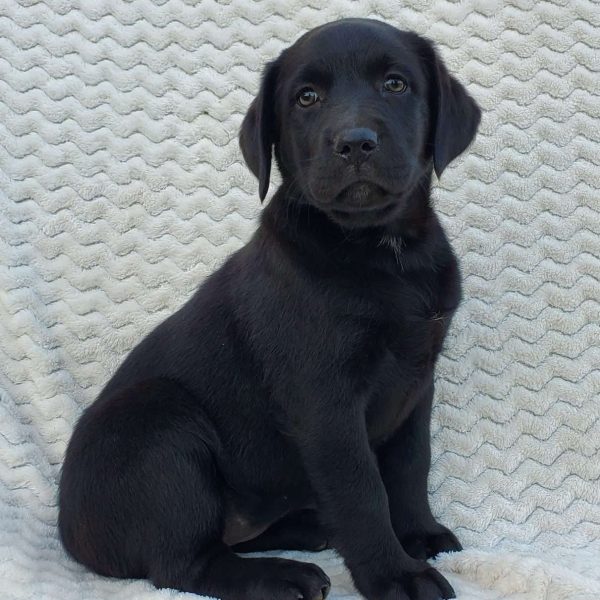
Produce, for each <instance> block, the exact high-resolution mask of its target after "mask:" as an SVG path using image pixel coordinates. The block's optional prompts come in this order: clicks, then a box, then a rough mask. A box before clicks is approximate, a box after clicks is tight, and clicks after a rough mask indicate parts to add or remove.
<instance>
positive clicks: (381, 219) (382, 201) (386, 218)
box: [319, 182, 404, 229]
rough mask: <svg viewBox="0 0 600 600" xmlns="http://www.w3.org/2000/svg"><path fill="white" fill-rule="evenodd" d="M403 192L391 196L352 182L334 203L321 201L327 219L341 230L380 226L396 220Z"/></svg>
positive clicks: (377, 189) (361, 183)
mask: <svg viewBox="0 0 600 600" xmlns="http://www.w3.org/2000/svg"><path fill="white" fill-rule="evenodd" d="M403 205H404V202H403V201H402V193H401V192H399V193H392V192H389V191H387V190H385V189H384V188H382V187H381V186H380V185H378V184H375V183H370V182H357V183H353V184H351V185H349V186H347V187H345V188H344V189H342V191H341V192H339V193H338V194H337V195H336V196H335V198H334V200H333V201H332V202H327V203H325V202H319V207H320V208H321V210H322V211H323V212H325V214H327V216H328V217H329V218H330V219H331V220H332V221H334V222H335V223H337V224H338V225H341V226H342V227H346V228H351V229H357V228H361V227H377V226H382V225H386V224H387V223H390V222H391V221H393V220H394V219H395V218H396V217H397V216H398V214H399V213H400V212H401V210H402V206H403Z"/></svg>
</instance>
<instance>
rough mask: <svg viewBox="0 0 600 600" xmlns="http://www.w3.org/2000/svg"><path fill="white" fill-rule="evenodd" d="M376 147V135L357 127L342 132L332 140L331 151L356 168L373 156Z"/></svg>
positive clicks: (370, 130) (369, 130)
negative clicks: (353, 164) (354, 164)
mask: <svg viewBox="0 0 600 600" xmlns="http://www.w3.org/2000/svg"><path fill="white" fill-rule="evenodd" d="M378 145H379V142H378V139H377V134H376V133H375V132H374V131H373V130H372V129H367V128H365V127H357V128H354V129H346V130H344V131H342V132H341V133H340V134H339V135H338V136H337V137H336V138H335V140H334V143H333V151H334V153H335V154H337V155H338V156H341V157H342V158H343V159H344V160H347V161H349V162H352V163H356V165H357V166H358V165H359V164H361V163H362V162H364V161H365V160H367V158H369V156H371V154H373V152H374V151H375V150H376V149H377V146H378Z"/></svg>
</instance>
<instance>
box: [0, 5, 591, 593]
mask: <svg viewBox="0 0 600 600" xmlns="http://www.w3.org/2000/svg"><path fill="white" fill-rule="evenodd" d="M323 4H326V7H322V6H320V3H319V2H317V1H316V0H308V1H307V0H302V1H300V0H262V1H260V2H252V1H251V0H230V1H227V0H222V1H221V2H216V1H215V0H203V1H202V2H201V3H195V2H193V1H191V0H190V1H189V2H185V1H182V0H166V1H159V0H155V1H154V2H152V1H151V0H138V1H136V2H122V1H121V0H98V1H96V2H85V1H83V0H79V1H76V0H44V1H36V0H19V1H18V2H17V1H16V0H7V1H6V2H3V3H0V146H1V147H0V256H1V257H2V258H1V260H0V395H1V402H0V586H1V591H0V596H1V597H2V598H4V599H5V600H17V599H18V600H24V599H31V600H33V599H35V600H39V599H61V600H71V599H77V600H79V599H81V598H85V599H86V600H93V599H97V598H98V599H100V598H116V597H120V598H125V597H126V598H131V599H148V600H149V599H151V598H157V599H158V598H171V597H183V596H184V595H183V594H182V595H178V594H177V593H175V592H171V591H164V590H163V591H157V590H154V588H153V587H152V586H151V585H150V584H149V583H147V582H142V581H136V582H133V581H117V580H109V579H105V578H101V577H98V576H95V575H93V574H91V573H89V572H87V571H85V570H84V569H83V568H81V567H80V566H78V565H77V564H76V563H74V562H73V561H71V560H70V559H69V558H68V557H67V556H66V555H65V553H64V552H63V550H62V548H61V546H60V544H59V541H58V538H57V531H56V516H57V511H56V481H57V477H58V474H59V470H60V465H61V460H62V457H63V454H64V451H65V448H66V444H67V441H68V439H69V435H70V433H71V431H72V429H73V425H74V423H75V420H76V419H77V417H78V415H79V414H80V413H81V410H82V409H83V408H84V407H85V406H86V405H88V404H89V403H90V402H92V400H93V399H94V397H95V395H96V394H97V392H98V391H99V389H100V387H101V386H102V385H103V384H104V383H105V382H106V381H107V380H108V378H109V377H110V375H111V373H112V372H113V371H114V369H115V368H116V367H117V365H118V364H119V362H120V361H121V360H122V359H123V358H124V356H125V354H126V353H127V352H128V351H129V350H130V349H131V348H132V347H133V346H134V345H135V344H136V343H137V342H139V341H140V340H141V338H142V336H143V335H144V334H145V333H147V332H148V331H150V330H151V329H152V328H153V327H154V326H155V325H157V324H158V323H159V322H160V321H162V320H163V319H164V318H165V317H166V316H167V315H169V314H171V313H172V312H173V311H174V310H175V309H176V308H178V307H179V306H180V305H181V304H182V303H183V302H184V301H185V300H186V299H187V298H189V296H190V295H191V293H192V292H193V290H194V289H195V288H196V286H197V285H198V283H199V282H201V281H202V279H203V278H204V277H205V276H206V275H207V274H208V273H209V272H211V271H213V270H214V269H215V268H216V267H217V266H218V265H219V264H220V263H221V262H222V261H223V259H224V257H226V256H227V255H228V254H230V253H231V252H232V251H233V250H235V249H236V248H238V247H240V245H241V244H243V243H244V241H245V240H247V239H248V238H249V236H250V234H251V233H252V231H253V230H254V229H255V226H256V217H257V214H258V212H259V201H258V195H257V187H258V186H257V182H256V180H255V179H254V178H253V177H252V175H251V174H250V172H249V171H248V169H247V168H246V167H245V165H244V164H243V163H242V160H241V154H240V151H239V149H238V145H237V139H236V136H237V132H238V128H239V125H240V123H241V119H242V116H243V112H244V111H245V109H246V108H247V107H248V105H249V104H250V101H251V100H252V98H253V94H254V93H255V92H256V89H257V85H258V81H259V73H260V69H261V67H262V65H263V64H264V63H265V62H266V61H267V60H269V59H271V58H273V57H275V56H276V55H277V54H278V52H279V51H280V50H281V49H282V48H284V47H285V46H286V45H288V44H289V43H290V42H292V41H294V40H295V39H297V38H298V37H299V35H300V34H302V33H303V32H304V31H306V30H307V29H309V28H311V27H313V26H316V25H319V24H321V23H324V22H327V21H330V20H333V19H336V18H340V17H344V16H363V17H365V16H370V17H374V18H379V19H382V20H385V21H387V22H390V23H392V24H394V25H396V26H399V27H403V28H409V29H413V30H415V31H417V32H419V33H421V34H425V35H427V36H428V37H430V38H431V39H433V40H435V41H436V42H437V43H438V45H439V48H440V52H441V53H442V55H443V57H444V58H445V60H446V61H447V64H448V66H449V68H450V70H451V71H452V72H454V73H455V74H456V75H457V76H458V78H459V79H460V80H461V81H462V82H464V83H465V84H466V85H467V87H468V88H469V90H470V92H471V93H472V94H473V95H474V96H475V97H476V98H477V100H478V101H479V103H480V104H481V106H482V108H483V110H484V118H483V122H482V125H481V130H480V134H479V136H478V138H477V141H476V142H475V144H474V145H473V147H472V148H471V150H470V152H469V153H468V154H467V155H466V156H465V157H464V158H462V159H460V160H458V161H457V162H456V163H455V164H454V165H453V166H452V167H451V168H449V169H448V170H447V171H446V172H445V173H444V175H443V178H442V181H441V183H440V184H439V185H437V186H436V189H435V202H436V206H437V208H438V210H439V213H440V215H441V217H442V219H443V222H444V224H445V226H446V227H447V230H448V232H449V235H450V237H451V239H452V242H453V244H454V247H455V249H456V251H457V253H458V255H459V256H460V258H461V261H462V268H463V276H464V284H465V295H466V300H465V302H464V304H463V306H462V308H461V309H460V311H459V312H458V314H457V317H456V320H455V323H454V326H453V329H452V331H451V335H450V337H449V339H448V342H447V346H446V351H445V354H444V356H443V357H442V358H441V360H440V362H439V365H438V369H437V403H436V407H435V413H434V424H433V435H434V449H433V470H432V474H431V478H430V488H431V495H432V502H433V506H434V509H435V512H436V514H437V515H438V516H439V517H440V518H441V519H442V520H443V522H445V523H446V524H448V525H449V526H451V527H453V528H454V529H455V530H456V531H457V533H458V535H459V537H460V538H461V540H462V541H463V542H464V545H465V547H466V548H467V550H466V551H465V552H464V553H460V554H456V555H446V556H443V557H441V558H440V559H439V560H438V561H437V564H438V566H439V567H440V568H441V570H442V572H443V573H445V574H446V575H447V576H448V577H449V579H450V581H451V582H452V583H453V584H454V585H455V587H456V589H457V591H458V592H459V598H461V599H463V600H475V599H477V600H480V599H481V600H486V599H490V600H492V599H498V598H510V599H512V600H566V599H568V600H574V599H575V600H592V599H596V600H597V598H600V542H599V539H600V483H599V478H600V456H599V448H600V415H599V413H600V408H599V399H598V396H599V392H600V371H599V368H600V350H599V343H598V341H599V339H600V327H599V323H600V305H599V301H598V300H599V297H600V285H599V277H600V261H599V256H600V235H599V233H600V215H599V211H600V206H599V205H600V202H599V197H600V196H599V190H598V187H599V185H600V183H599V181H600V169H599V166H598V162H599V159H598V156H599V153H598V142H599V141H600V125H599V123H600V121H599V116H600V114H599V112H600V111H599V109H600V100H599V98H598V96H599V95H600V87H599V82H600V77H599V76H598V71H599V70H600V50H599V45H600V36H599V34H598V31H599V30H598V27H599V26H600V22H599V21H600V11H599V10H598V4H597V3H596V2H594V1H592V0H572V1H569V0H550V1H534V0H505V1H504V2H502V1H495V0H465V1H464V2H447V1H433V2H423V1H422V0H408V1H407V2H404V3H402V6H400V3H399V2H396V1H395V0H360V1H357V2H351V1H350V0H332V1H330V2H327V3H323ZM288 555H290V556H297V554H294V553H288ZM300 556H301V557H304V558H307V557H308V558H309V559H310V560H317V561H318V562H320V563H321V564H322V565H324V567H325V569H326V570H327V571H328V573H329V574H331V575H333V579H334V583H335V586H334V589H333V592H332V594H333V597H334V598H351V597H355V592H354V591H353V590H352V587H351V584H350V580H349V578H348V575H347V573H346V572H345V571H344V569H343V566H342V564H341V561H340V559H339V558H338V557H337V556H335V555H334V553H333V552H325V553H322V554H320V555H317V556H314V555H300ZM190 597H192V596H190Z"/></svg>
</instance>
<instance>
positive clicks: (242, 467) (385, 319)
mask: <svg viewBox="0 0 600 600" xmlns="http://www.w3.org/2000/svg"><path fill="white" fill-rule="evenodd" d="M479 119H480V111H479V109H478V107H477V105H476V104H475V102H474V101H473V99H472V98H471V97H470V96H469V95H468V94H467V92H466V90H465V89H464V88H463V86H462V85H460V84H459V83H458V81H457V80H456V79H454V78H453V77H452V76H451V75H449V74H448V72H447V70H446V68H445V66H444V64H443V62H442V61H441V59H440V57H439V55H438V53H437V52H436V50H435V48H434V47H433V46H432V44H431V43H430V42H429V41H427V40H425V39H423V38H421V37H419V36H418V35H416V34H414V33H410V32H406V31H399V30H397V29H395V28H394V27H391V26H390V25H387V24H384V23H381V22H378V21H372V20H363V19H344V20H341V21H337V22H334V23H329V24H326V25H324V26H321V27H318V28H316V29H314V30H312V31H310V32H308V33H307V34H306V35H304V36H302V37H301V38H300V39H299V40H298V41H297V42H296V43H295V44H294V45H293V46H291V47H290V48H288V49H286V50H285V51H284V52H283V53H282V54H281V56H279V58H277V59H276V60H275V61H273V62H271V63H270V64H268V65H267V67H266V69H265V72H264V76H263V78H262V85H261V88H260V93H259V94H258V96H257V97H256V99H255V100H254V101H253V102H252V104H251V106H250V108H249V110H248V113H247V115H246V117H245V119H244V121H243V124H242V128H241V133H240V144H241V149H242V153H243V155H244V159H245V160H246V162H247V164H248V166H249V168H250V169H251V170H252V172H253V173H254V174H255V175H256V176H257V178H258V181H259V195H260V198H261V199H264V198H265V195H266V194H267V189H268V186H269V174H270V170H271V160H272V154H274V156H275V159H276V160H277V164H278V166H279V169H280V171H281V174H282V177H283V183H282V185H281V187H280V188H279V189H278V190H277V192H276V193H275V195H274V196H273V198H272V200H271V201H270V202H269V204H268V206H267V207H266V208H265V209H264V211H263V213H262V217H261V221H260V225H259V227H258V230H257V231H256V233H255V234H254V236H253V237H252V239H251V240H250V241H249V242H248V243H247V244H246V245H245V246H244V247H243V248H241V249H240V250H239V251H237V252H236V253H235V254H233V256H231V257H230V258H229V260H228V261H227V262H226V263H225V264H224V265H223V266H222V267H221V268H220V269H219V270H218V271H216V272H215V273H213V274H212V275H211V276H210V277H209V278H208V279H207V280H206V281H205V282H204V283H203V284H202V285H201V286H200V288H199V289H198V291H197V292H196V293H195V295H194V296H193V297H192V298H191V299H190V300H189V301H188V302H187V304H185V305H184V306H183V307H182V308H181V309H180V310H179V311H177V312H176V313H175V314H173V315H172V316H171V317H170V318H168V319H167V320H166V321H164V322H163V323H162V324H161V325H159V326H158V327H157V328H156V329H155V330H154V331H153V332H152V333H150V334H149V335H148V336H147V337H146V338H145V339H144V340H143V341H142V342H141V343H140V344H139V345H138V346H137V347H136V348H135V349H134V350H133V351H132V352H131V353H130V354H129V356H128V357H127V359H126V360H125V362H124V363H123V364H122V365H121V367H120V368H119V369H118V370H117V372H116V373H115V375H114V377H113V378H112V379H111V380H110V381H109V383H108V384H107V385H106V387H105V388H104V390H103V391H102V393H101V394H100V396H99V397H98V399H97V400H96V401H95V402H94V403H93V404H92V405H91V406H90V407H89V408H88V409H87V410H86V411H85V412H84V413H83V415H82V417H81V419H80V420H79V422H78V423H77V426H76V428H75V432H74V434H73V437H72V439H71V441H70V444H69V447H68V449H67V453H66V458H65V462H64V467H63V470H62V478H61V482H60V498H59V507H60V516H59V528H60V535H61V537H62V541H63V543H64V546H65V548H66V549H67V550H68V552H69V553H70V554H71V555H72V556H73V557H74V558H75V559H76V560H78V561H79V562H81V563H83V564H84V565H86V566H88V567H89V568H91V569H93V570H94V571H96V572H97V573H100V574H102V575H109V576H113V577H135V578H148V579H150V580H151V581H152V582H153V583H154V584H155V585H156V586H157V587H160V588H164V587H169V588H176V589H178V590H183V591H186V592H195V593H197V594H205V595H208V596H215V597H218V598H222V599H223V600H297V599H299V598H301V599H303V600H322V599H323V598H325V596H326V595H327V592H328V590H329V587H330V582H329V579H328V578H327V576H326V575H325V573H323V571H322V570H321V569H319V568H318V567H317V566H315V565H312V564H308V563H302V562H297V561H292V560H283V559H280V558H265V557H260V558H259V557H243V556H240V554H242V553H244V552H250V551H258V550H270V549H303V550H320V549H322V548H325V547H332V548H335V550H337V552H339V554H340V555H341V556H342V557H343V558H344V561H345V564H346V565H347V566H348V569H349V570H350V572H351V574H352V578H353V580H354V582H355V584H356V587H357V588H358V590H359V591H360V592H361V593H362V594H363V595H364V596H365V597H366V598H367V599H368V600H387V599H389V600H408V599H410V600H437V599H439V598H452V597H454V591H453V589H452V587H451V586H450V585H449V583H448V582H447V581H446V579H444V577H442V576H441V575H440V574H439V573H438V572H437V571H436V570H435V569H433V568H432V567H430V566H429V565H428V564H427V562H426V559H427V558H430V557H432V556H435V555H436V554H438V553H439V552H447V551H453V550H460V549H461V546H460V543H459V542H458V540H457V539H456V537H455V536H454V535H453V534H452V533H451V532H450V531H449V530H448V529H447V528H446V527H444V526H443V525H441V524H439V523H438V522H437V521H436V520H435V519H434V517H433V515H432V512H431V510H430V507H429V503H428V499H427V477H428V470H429V466H430V439H429V438H430V435H429V425H430V414H431V402H432V397H433V385H434V384H433V382H434V377H433V373H434V366H435V363H436V359H437V356H438V354H439V352H440V349H441V348H442V344H443V341H444V337H445V334H446V331H447V329H448V326H449V324H450V320H451V318H452V315H453V313H454V311H455V309H456V307H457V305H458V303H459V300H460V297H461V288H460V282H459V267H458V265H457V260H456V258H455V256H454V254H453V252H452V250H451V248H450V245H449V243H448V240H447V238H446V235H445V234H444V231H443V229H442V227H441V225H440V222H439V221H438V218H437V217H436V215H435V213H434V211H433V209H432V206H431V202H430V183H431V178H432V173H433V171H435V173H436V174H437V176H438V177H439V176H440V175H441V174H442V172H443V171H444V169H445V168H446V166H447V165H448V163H450V162H451V161H452V160H453V159H454V158H456V157H457V156H458V155H459V154H461V153H462V152H463V151H464V150H465V149H466V148H467V146H468V145H469V144H470V142H471V141H472V140H473V138H474V136H475V132H476V129H477V127H478V124H479Z"/></svg>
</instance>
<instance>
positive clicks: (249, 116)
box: [239, 60, 279, 202]
mask: <svg viewBox="0 0 600 600" xmlns="http://www.w3.org/2000/svg"><path fill="white" fill-rule="evenodd" d="M278 74H279V63H278V61H277V60H274V61H273V62H270V63H269V64H268V65H267V66H266V68H265V70H264V71H263V76H262V83H261V86H260V91H259V93H258V96H257V97H256V98H255V99H254V100H253V101H252V104H251V105H250V108H249V109H248V112H247V113H246V116H245V117H244V121H243V122H242V128H241V130H240V138H239V139H240V148H241V149H242V155H243V156H244V160H245V161H246V164H247V165H248V168H249V169H250V170H251V171H252V173H254V175H255V176H256V177H257V178H258V194H259V196H260V200H261V202H262V201H263V200H264V199H265V196H266V195H267V191H268V189H269V178H270V176H271V156H272V150H273V144H274V143H275V141H276V139H277V137H278V131H277V122H276V116H275V88H276V85H277V76H278Z"/></svg>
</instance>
